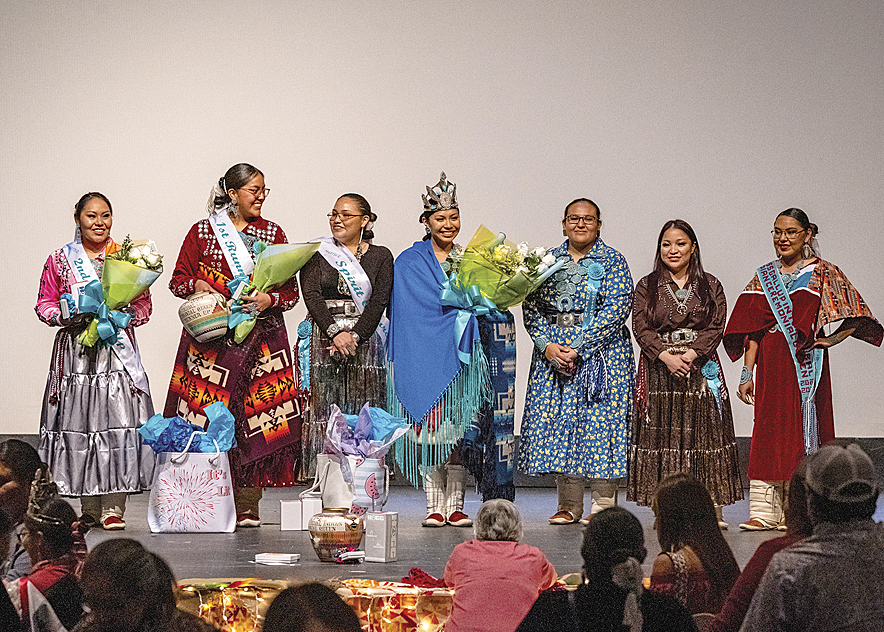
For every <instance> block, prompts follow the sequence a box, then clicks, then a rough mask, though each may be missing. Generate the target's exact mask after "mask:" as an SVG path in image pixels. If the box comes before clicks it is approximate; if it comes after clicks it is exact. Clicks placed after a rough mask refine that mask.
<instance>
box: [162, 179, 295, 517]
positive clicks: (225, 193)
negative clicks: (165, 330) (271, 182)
mask: <svg viewBox="0 0 884 632" xmlns="http://www.w3.org/2000/svg"><path fill="white" fill-rule="evenodd" d="M268 193H270V189H267V188H265V186H264V174H263V173H261V172H260V171H259V170H258V169H256V168H255V167H253V166H251V165H248V164H245V163H240V164H237V165H234V166H233V167H231V168H230V169H228V170H227V173H225V174H224V177H222V178H220V179H219V180H218V182H217V183H216V185H215V187H214V188H213V190H212V196H211V198H210V199H209V211H210V217H209V218H207V219H202V220H200V221H198V222H197V223H196V224H194V225H193V226H192V227H191V229H190V231H189V232H188V233H187V237H185V238H184V244H183V245H182V246H181V252H180V253H179V254H178V262H177V263H176V264H175V271H174V272H173V273H172V280H171V281H170V282H169V289H171V290H172V293H173V294H175V295H176V296H179V297H181V298H186V297H188V296H190V295H191V294H194V293H195V292H211V293H213V294H222V295H223V296H225V297H230V296H231V290H230V288H229V287H228V283H229V282H231V281H232V280H234V277H240V278H247V277H248V275H249V273H250V272H251V270H252V268H253V266H254V259H255V250H254V245H255V244H256V243H257V242H258V241H263V242H265V243H267V244H282V243H286V242H287V240H286V236H285V233H284V232H283V231H282V229H281V228H280V227H279V226H278V225H276V224H274V223H273V222H269V221H267V220H266V219H264V218H263V217H261V208H262V206H263V204H264V201H265V200H266V199H267V194H268ZM232 270H236V273H234V272H232ZM242 298H243V300H244V301H245V302H246V303H248V304H251V305H252V306H253V307H251V309H252V310H253V311H255V312H257V314H258V317H257V322H256V324H255V328H254V329H253V330H252V332H251V333H250V334H249V335H248V337H247V338H246V339H245V340H243V341H242V342H241V343H235V342H234V341H233V339H232V330H231V331H230V332H228V334H227V335H226V336H224V337H222V338H216V339H214V340H210V341H208V342H197V341H196V340H195V339H194V338H193V337H192V336H191V335H190V334H188V333H187V332H186V331H183V332H182V333H181V343H180V344H179V346H178V354H177V355H176V357H175V368H174V370H173V373H172V380H171V384H170V385H169V393H168V396H167V397H166V407H165V410H164V412H163V416H165V417H173V416H175V415H179V416H181V417H183V418H184V419H186V420H187V421H190V422H192V423H195V424H197V425H200V426H205V425H206V422H207V418H206V416H205V414H204V413H203V408H204V407H205V406H208V405H209V404H212V403H213V402H216V401H223V402H224V403H225V405H226V406H227V407H228V408H229V409H230V412H231V413H232V414H233V416H234V418H235V419H236V442H237V447H235V448H234V449H233V450H231V451H230V453H229V456H230V462H231V469H232V470H233V471H232V474H233V484H234V499H235V501H236V513H237V525H238V526H240V527H257V526H259V525H260V523H261V521H260V519H259V517H258V501H259V500H260V498H261V488H263V487H288V486H291V485H294V484H295V473H296V470H297V467H298V465H299V458H300V452H301V405H300V404H301V390H300V384H299V379H298V373H297V368H296V366H295V365H294V364H293V363H292V354H291V347H290V346H289V341H288V336H287V334H286V329H285V321H284V320H283V312H284V311H285V310H288V309H291V308H292V307H294V306H295V303H297V302H298V287H297V283H296V282H295V280H294V279H289V280H288V281H286V283H285V284H284V285H282V286H281V287H279V288H278V289H277V290H275V291H273V292H270V293H269V294H265V293H264V292H255V293H254V294H252V295H251V296H243V297H242Z"/></svg>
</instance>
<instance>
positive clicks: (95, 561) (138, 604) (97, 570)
mask: <svg viewBox="0 0 884 632" xmlns="http://www.w3.org/2000/svg"><path fill="white" fill-rule="evenodd" d="M80 586H81V587H82V588H83V596H84V598H85V603H86V605H87V606H88V607H89V611H88V612H87V614H86V615H85V616H84V617H83V618H82V619H81V620H80V623H79V624H78V625H77V627H76V628H74V632H123V631H125V632H207V631H210V630H214V628H213V627H211V626H210V625H208V624H207V623H205V622H204V621H203V620H202V619H200V618H199V617H196V616H194V615H192V614H189V613H187V612H183V611H181V610H179V609H178V608H177V607H176V598H175V591H176V587H177V585H176V582H175V576H174V575H172V571H171V570H170V569H169V566H168V565H167V564H166V562H164V561H163V559H162V558H161V557H159V556H158V555H156V554H154V553H151V552H150V551H148V550H147V549H145V548H144V547H143V546H141V544H139V543H138V542H136V541H135V540H130V539H128V538H116V539H113V540H105V541H104V542H102V543H101V544H99V545H98V546H96V547H95V548H94V549H92V551H91V552H90V553H89V555H88V556H87V557H86V562H85V564H84V565H83V573H82V575H81V576H80Z"/></svg>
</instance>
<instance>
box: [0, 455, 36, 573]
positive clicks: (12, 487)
mask: <svg viewBox="0 0 884 632" xmlns="http://www.w3.org/2000/svg"><path fill="white" fill-rule="evenodd" d="M42 465H43V464H42V462H41V461H40V456H39V455H38V454H37V451H36V450H35V449H34V448H33V446H31V445H30V444H29V443H25V442H24V441H22V440H20V439H7V440H6V441H3V442H0V512H3V513H4V514H6V516H7V517H8V518H9V521H10V522H11V523H12V532H11V537H10V539H9V542H8V544H7V545H6V547H5V548H0V555H3V556H4V560H3V563H2V564H0V579H2V580H4V581H7V582H10V581H12V580H14V579H18V578H19V577H24V576H25V575H27V574H28V573H30V572H31V558H30V557H28V552H27V551H26V550H25V547H23V546H22V544H21V534H22V532H23V531H24V529H25V512H27V510H28V499H29V498H30V497H31V482H32V481H33V480H34V475H35V474H36V473H37V470H39V469H40V467H41V466H42Z"/></svg>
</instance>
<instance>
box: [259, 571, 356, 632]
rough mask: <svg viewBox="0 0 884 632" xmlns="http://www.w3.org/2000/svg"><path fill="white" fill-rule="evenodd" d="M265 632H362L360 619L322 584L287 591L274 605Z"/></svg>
mask: <svg viewBox="0 0 884 632" xmlns="http://www.w3.org/2000/svg"><path fill="white" fill-rule="evenodd" d="M262 630H263V632H360V631H361V630H362V626H360V625H359V617H358V616H356V613H355V612H354V611H353V609H352V608H351V607H350V606H348V605H347V602H345V601H344V600H343V599H341V598H340V597H339V596H338V595H337V594H336V593H335V591H333V590H332V589H331V588H329V587H328V586H324V585H322V584H319V583H315V582H313V583H309V584H301V585H300V586H293V587H291V588H286V589H285V590H283V591H282V592H281V593H279V594H278V595H277V596H276V598H275V599H274V600H273V601H272V602H271V603H270V607H269V608H268V609H267V614H266V615H265V616H264V626H263V627H262Z"/></svg>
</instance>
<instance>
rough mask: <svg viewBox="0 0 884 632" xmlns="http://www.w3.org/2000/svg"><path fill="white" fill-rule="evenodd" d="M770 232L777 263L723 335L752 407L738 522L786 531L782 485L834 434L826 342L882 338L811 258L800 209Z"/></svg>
mask: <svg viewBox="0 0 884 632" xmlns="http://www.w3.org/2000/svg"><path fill="white" fill-rule="evenodd" d="M771 233H772V234H773V245H774V249H775V250H776V253H777V259H775V260H774V261H771V262H770V263H767V264H765V265H764V266H762V267H760V268H759V269H758V271H757V272H756V274H755V276H754V278H753V279H752V281H751V282H750V283H749V285H747V286H746V289H745V290H743V293H742V294H740V296H739V297H738V298H737V302H736V305H734V311H733V312H732V313H731V316H730V320H729V321H728V324H727V327H726V328H725V332H724V348H725V350H726V351H727V354H728V355H729V356H730V358H731V360H736V359H737V358H739V357H740V356H742V357H743V372H742V376H741V378H740V387H739V389H738V391H737V396H738V397H739V398H740V399H741V400H742V401H743V402H745V403H747V404H749V405H754V406H755V424H754V426H753V429H752V447H751V450H750V452H749V479H750V486H749V520H748V521H747V522H745V523H743V524H741V525H740V528H742V529H748V530H752V531H760V530H765V529H777V528H779V529H780V530H785V524H784V523H783V510H782V505H783V499H784V498H785V494H786V485H785V484H784V481H788V480H789V478H790V477H791V476H792V473H793V472H794V471H795V466H796V465H797V464H798V462H799V461H800V460H801V459H802V458H804V456H805V454H809V453H811V452H814V451H815V450H816V446H819V445H822V444H824V443H825V442H826V441H830V440H832V439H834V438H835V421H834V417H833V414H832V386H831V382H830V379H829V359H828V348H829V347H832V346H834V345H836V344H838V343H839V342H842V341H843V340H845V339H846V338H848V337H850V336H854V337H855V338H859V339H860V340H865V341H866V342H868V343H871V344H873V345H875V346H880V344H881V340H882V337H884V329H882V327H881V325H880V324H879V323H878V321H877V320H875V318H874V317H873V316H872V312H871V310H870V309H869V308H868V306H867V305H866V303H865V301H863V299H862V297H861V296H860V295H859V292H857V291H856V290H855V289H854V287H853V286H852V285H851V284H850V281H848V280H847V277H846V276H844V274H843V273H842V272H841V270H839V269H838V267H837V266H835V265H833V264H831V263H829V262H828V261H823V260H822V259H820V258H819V257H818V256H817V254H816V251H815V249H814V247H813V243H814V238H815V237H816V235H817V233H818V228H817V226H816V224H812V223H811V222H810V220H809V219H808V217H807V214H806V213H805V212H804V211H802V210H801V209H797V208H790V209H786V210H785V211H783V212H782V213H780V214H779V215H778V216H777V218H776V221H775V222H774V228H773V230H772V231H771ZM774 306H776V307H777V308H776V309H774ZM778 315H779V319H778ZM784 327H785V329H786V330H787V333H788V334H789V338H788V339H787V336H786V335H784V333H783V331H784ZM753 370H754V375H753ZM799 372H801V375H802V376H804V379H803V380H802V383H803V384H805V387H804V389H803V392H802V389H801V388H799V380H798V374H799Z"/></svg>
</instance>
